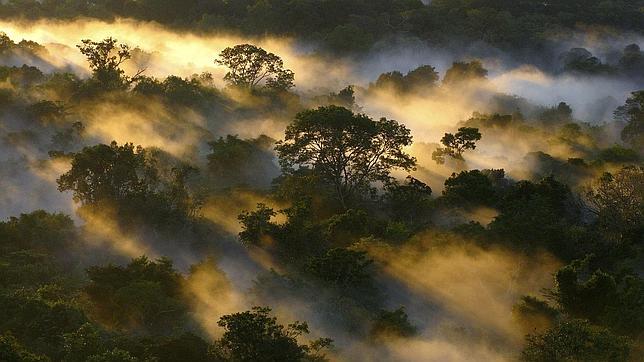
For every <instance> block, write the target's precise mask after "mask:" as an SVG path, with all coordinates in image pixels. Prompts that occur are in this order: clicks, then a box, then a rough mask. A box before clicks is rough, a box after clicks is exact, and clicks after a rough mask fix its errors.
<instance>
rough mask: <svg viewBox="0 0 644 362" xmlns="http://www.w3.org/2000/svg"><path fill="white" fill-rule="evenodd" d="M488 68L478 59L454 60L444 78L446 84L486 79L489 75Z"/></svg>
mask: <svg viewBox="0 0 644 362" xmlns="http://www.w3.org/2000/svg"><path fill="white" fill-rule="evenodd" d="M487 73H488V72H487V69H485V68H483V64H482V63H481V62H480V61H478V60H472V61H471V62H454V63H453V64H452V67H451V68H449V69H448V70H447V72H446V73H445V77H444V78H443V83H444V84H449V85H458V84H461V83H463V82H468V81H476V80H484V79H485V78H486V77H487Z"/></svg>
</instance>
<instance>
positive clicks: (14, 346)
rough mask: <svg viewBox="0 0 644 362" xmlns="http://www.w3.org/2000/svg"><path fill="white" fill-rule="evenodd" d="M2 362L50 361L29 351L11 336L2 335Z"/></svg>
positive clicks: (0, 356) (0, 352) (0, 355)
mask: <svg viewBox="0 0 644 362" xmlns="http://www.w3.org/2000/svg"><path fill="white" fill-rule="evenodd" d="M0 361H4V362H46V361H49V359H48V358H47V357H45V356H39V355H36V354H33V353H31V352H29V351H27V350H26V349H25V348H24V347H23V346H21V345H20V343H18V341H17V340H16V339H15V338H14V337H13V336H12V335H11V334H4V335H0Z"/></svg>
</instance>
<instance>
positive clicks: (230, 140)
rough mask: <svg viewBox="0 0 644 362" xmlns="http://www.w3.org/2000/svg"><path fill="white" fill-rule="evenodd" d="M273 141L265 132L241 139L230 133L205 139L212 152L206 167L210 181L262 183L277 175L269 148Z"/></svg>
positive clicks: (232, 183) (264, 183) (250, 184)
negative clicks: (254, 136) (252, 137)
mask: <svg viewBox="0 0 644 362" xmlns="http://www.w3.org/2000/svg"><path fill="white" fill-rule="evenodd" d="M274 143H275V141H274V140H273V139H271V138H269V137H267V136H260V137H258V138H255V139H247V140H242V139H240V138H239V137H237V136H231V135H228V136H226V138H225V139H224V138H223V137H220V138H219V139H218V140H217V141H213V142H209V145H210V149H211V150H212V152H211V153H210V154H209V155H208V169H209V171H210V172H211V174H212V176H213V177H214V182H215V183H216V184H217V185H220V186H224V187H225V186H235V185H249V186H265V185H266V184H267V183H268V180H271V179H273V178H274V177H276V176H277V175H279V169H278V168H277V167H276V166H275V165H274V164H273V157H274V156H273V153H272V152H270V149H271V148H272V147H271V146H272V145H273V144H274ZM262 179H264V180H262ZM262 181H263V182H262Z"/></svg>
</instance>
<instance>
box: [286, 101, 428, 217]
mask: <svg viewBox="0 0 644 362" xmlns="http://www.w3.org/2000/svg"><path fill="white" fill-rule="evenodd" d="M411 143H412V136H411V131H410V130H409V129H408V128H407V127H405V126H404V125H402V124H399V123H398V122H396V121H394V120H388V119H386V118H381V119H380V120H377V121H374V120H373V119H371V118H369V117H368V116H366V115H364V114H354V113H353V112H351V111H350V110H348V109H346V108H343V107H337V106H328V107H320V108H318V109H315V110H307V111H304V112H301V113H299V114H297V115H296V116H295V120H294V121H293V122H291V124H290V125H289V126H288V127H287V128H286V133H285V137H284V140H283V141H280V142H278V144H277V146H276V148H275V149H276V150H277V152H278V155H279V158H280V165H281V166H282V169H283V171H284V172H285V173H292V172H293V171H294V170H296V169H298V168H302V167H310V168H311V169H313V170H314V171H315V172H317V173H318V174H319V175H320V176H321V177H322V178H323V179H324V180H325V181H326V182H328V183H330V184H332V185H333V186H334V188H335V191H336V195H337V197H338V199H339V201H340V203H341V204H342V206H343V207H345V208H346V207H347V204H348V203H349V202H350V201H352V200H355V199H356V198H359V196H361V193H364V192H365V191H367V190H369V189H371V183H373V182H376V181H382V182H386V181H389V180H390V179H391V177H390V172H391V170H392V169H394V168H400V169H403V170H412V169H413V168H414V166H415V165H416V159H415V158H414V157H412V156H410V155H409V154H407V153H405V151H404V147H406V146H409V145H411Z"/></svg>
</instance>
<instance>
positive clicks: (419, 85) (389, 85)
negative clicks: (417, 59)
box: [372, 65, 439, 93]
mask: <svg viewBox="0 0 644 362" xmlns="http://www.w3.org/2000/svg"><path fill="white" fill-rule="evenodd" d="M438 79H439V76H438V72H436V69H435V68H434V67H432V66H431V65H421V66H419V67H417V68H416V69H413V70H410V71H409V72H408V73H407V74H406V75H403V74H402V73H400V72H399V71H393V72H389V73H383V74H380V76H378V79H377V80H376V83H375V84H373V85H372V87H375V88H378V89H392V90H394V91H396V92H400V93H405V92H412V91H422V90H427V89H432V88H433V87H436V82H438Z"/></svg>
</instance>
